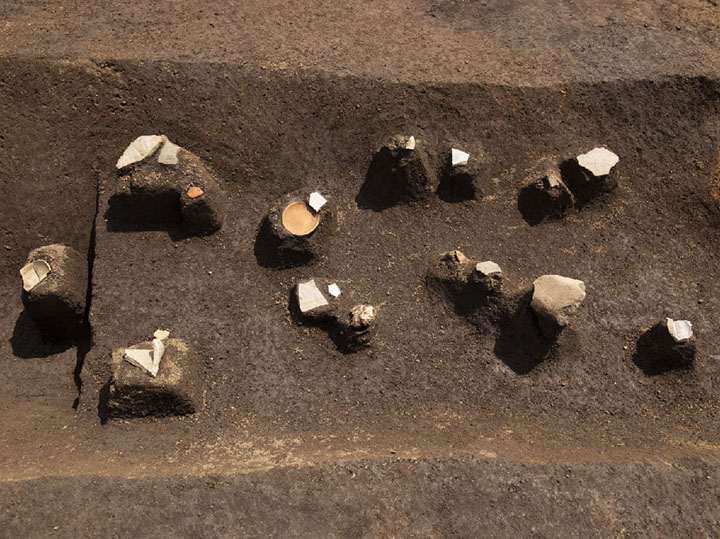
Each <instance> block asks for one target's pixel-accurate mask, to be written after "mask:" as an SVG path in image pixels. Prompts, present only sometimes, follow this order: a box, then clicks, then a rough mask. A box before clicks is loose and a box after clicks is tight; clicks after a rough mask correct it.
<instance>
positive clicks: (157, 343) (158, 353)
mask: <svg viewBox="0 0 720 539" xmlns="http://www.w3.org/2000/svg"><path fill="white" fill-rule="evenodd" d="M164 353H165V345H164V344H163V342H162V341H161V340H160V339H153V360H152V367H151V370H150V374H152V375H153V376H157V373H158V369H159V368H160V360H161V359H162V357H163V354H164Z"/></svg>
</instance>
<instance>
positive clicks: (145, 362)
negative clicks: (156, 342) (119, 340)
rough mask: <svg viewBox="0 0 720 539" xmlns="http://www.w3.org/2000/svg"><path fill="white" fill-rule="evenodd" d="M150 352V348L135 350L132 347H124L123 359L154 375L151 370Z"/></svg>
mask: <svg viewBox="0 0 720 539" xmlns="http://www.w3.org/2000/svg"><path fill="white" fill-rule="evenodd" d="M152 354H153V351H152V350H137V349H133V348H126V349H125V360H126V361H127V362H128V363H130V364H131V365H134V366H136V367H139V368H141V369H145V370H146V371H147V372H149V373H150V374H152V375H153V376H155V375H156V374H157V373H155V374H153V372H152V364H153V358H152Z"/></svg>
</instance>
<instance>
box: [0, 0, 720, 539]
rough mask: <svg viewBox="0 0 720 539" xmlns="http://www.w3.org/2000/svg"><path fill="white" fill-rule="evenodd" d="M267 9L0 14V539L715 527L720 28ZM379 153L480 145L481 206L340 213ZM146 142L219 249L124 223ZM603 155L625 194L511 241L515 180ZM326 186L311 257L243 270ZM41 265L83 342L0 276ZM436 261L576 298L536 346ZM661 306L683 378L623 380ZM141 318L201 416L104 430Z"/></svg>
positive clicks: (444, 204) (631, 376)
mask: <svg viewBox="0 0 720 539" xmlns="http://www.w3.org/2000/svg"><path fill="white" fill-rule="evenodd" d="M267 4H268V3H266V2H213V1H208V2H203V3H201V4H198V3H194V2H184V1H183V2H174V3H167V4H162V5H156V4H149V5H145V4H140V3H136V2H127V3H111V2H95V3H88V5H82V6H76V5H75V4H74V3H71V2H60V3H55V2H29V1H28V2H19V3H14V4H11V5H2V6H0V28H2V29H3V31H2V32H0V112H1V113H2V114H0V163H2V167H0V182H2V185H3V197H1V198H0V238H1V239H2V242H0V250H2V252H3V253H4V254H5V256H3V257H2V258H1V259H0V298H1V299H2V301H1V302H0V305H1V307H0V368H2V372H3V375H2V377H0V389H1V390H0V412H2V417H3V419H2V421H0V491H1V492H2V495H1V496H0V499H2V503H1V506H2V511H0V530H2V531H0V535H5V536H28V537H44V536H63V537H78V536H127V535H138V536H152V537H167V536H193V537H218V536H243V535H251V536H268V535H270V536H279V537H287V536H293V535H300V536H323V537H324V536H336V537H346V536H350V537H355V536H368V537H374V536H386V537H393V536H394V537H406V536H411V535H412V534H414V535H416V536H423V537H425V536H437V537H477V536H512V537H517V536H563V537H566V536H588V535H590V536H598V537H601V536H602V537H606V536H615V535H617V536H624V535H630V536H666V535H685V536H714V535H716V534H718V533H720V517H719V516H718V515H720V476H719V475H718V464H719V463H720V460H719V458H718V457H719V453H718V451H719V449H718V448H719V447H720V423H718V413H719V412H720V389H719V388H720V334H718V333H717V331H716V328H717V327H720V298H718V297H717V294H716V282H717V279H718V277H719V274H720V258H719V257H720V229H719V228H718V225H720V213H719V211H720V210H719V209H718V208H719V206H718V203H719V201H720V195H718V194H717V193H718V191H716V190H713V189H714V187H715V186H716V184H717V182H720V75H719V74H720V53H719V52H720V47H719V45H720V44H719V43H718V40H719V39H720V38H719V37H718V36H720V28H719V27H720V24H719V22H720V7H718V6H717V5H715V3H714V2H708V1H700V0H697V1H689V0H688V1H681V2H673V3H669V2H615V3H612V4H610V5H609V7H608V5H605V4H598V3H592V2H582V3H579V4H578V3H576V4H574V5H572V6H571V5H570V4H566V3H562V2H557V1H550V0H548V1H545V2H527V1H519V0H518V1H514V2H503V3H497V2H479V1H478V2H474V1H465V2H463V1H454V2H450V1H447V2H442V1H440V2H430V1H421V2H415V3H399V2H390V1H384V2H377V3H375V2H373V3H372V5H370V6H365V5H362V6H361V5H360V4H354V3H350V2H332V3H330V2H327V3H325V2H288V3H285V4H282V7H280V4H278V6H277V7H275V6H269V5H267ZM170 6H171V7H170ZM396 133H402V134H408V135H410V134H412V135H414V136H415V137H416V138H418V139H419V140H421V141H422V143H423V145H424V148H425V150H426V151H427V153H428V155H429V157H430V160H431V161H432V166H434V167H436V168H438V169H440V168H441V167H442V165H443V162H444V159H445V157H446V154H447V152H448V151H449V149H450V148H451V147H453V146H454V147H458V148H462V149H463V150H465V151H468V152H470V153H471V155H477V156H480V155H482V156H483V162H484V163H486V165H485V166H484V169H483V171H482V177H481V184H482V189H481V191H482V195H483V196H482V197H481V198H479V199H478V200H471V201H462V202H448V201H445V200H443V199H441V198H440V197H438V196H432V197H430V198H428V199H427V200H425V201H422V202H415V203H413V204H400V205H394V206H389V207H382V208H380V207H377V208H373V207H368V206H367V205H366V204H362V200H359V199H358V194H359V193H361V191H362V188H363V184H364V182H365V177H366V173H367V171H368V166H369V165H370V162H371V160H372V156H373V153H374V152H375V151H376V150H377V149H378V148H379V147H380V146H381V145H382V144H383V143H385V142H386V141H387V139H388V137H390V136H391V135H393V134H396ZM144 134H165V135H167V136H168V137H169V138H170V140H172V141H173V142H175V143H177V144H179V145H181V146H182V147H184V148H186V149H188V150H190V151H192V152H193V153H194V154H196V155H197V156H199V157H200V158H202V159H203V160H204V161H205V162H206V163H207V164H208V165H209V166H210V167H211V168H212V169H213V171H214V172H215V174H216V175H217V177H218V178H219V179H220V181H221V184H222V188H223V189H224V191H225V192H226V193H227V197H228V200H227V217H226V219H225V223H224V227H223V229H222V230H221V231H220V232H218V233H216V234H214V235H210V236H206V237H185V235H183V234H181V233H179V231H178V230H176V229H175V227H173V226H154V227H152V226H146V227H134V228H132V227H130V228H118V227H115V226H113V221H112V217H113V216H112V214H111V213H110V212H109V211H108V210H109V199H110V197H111V196H112V195H113V194H115V192H116V189H117V187H118V185H119V180H118V177H117V175H116V174H115V172H114V165H115V162H116V160H117V158H118V157H119V156H120V154H121V153H122V152H123V150H124V149H125V147H126V146H127V145H128V144H129V142H131V141H132V140H133V139H134V138H135V137H137V136H139V135H144ZM596 145H604V146H606V147H608V148H610V149H612V150H613V151H614V152H615V153H617V154H618V156H619V157H620V162H619V164H618V166H617V174H618V180H619V187H618V188H617V189H616V190H615V191H613V192H612V193H610V194H608V195H606V196H603V197H600V198H599V199H596V200H594V201H593V202H591V203H590V204H587V205H585V206H583V207H582V209H581V210H578V209H571V210H569V212H568V214H567V216H566V217H565V218H564V219H562V220H551V221H543V222H542V223H540V224H537V225H535V226H531V225H530V224H528V223H527V222H526V221H525V220H523V216H522V214H521V212H520V210H519V209H518V193H519V191H520V189H521V187H522V186H523V185H525V184H526V183H527V181H528V180H532V179H536V178H533V177H529V176H528V174H527V172H526V171H527V170H529V169H532V168H533V167H535V165H536V164H537V163H538V161H539V160H541V159H551V160H553V161H554V162H556V163H559V162H561V161H563V160H565V159H567V158H569V157H572V156H574V155H577V154H578V153H581V152H585V151H587V150H589V149H591V148H593V147H594V146H596ZM318 187H320V188H321V191H322V192H323V194H325V195H326V196H327V198H328V199H329V204H330V205H331V206H332V211H333V231H332V233H330V234H329V235H328V236H327V238H326V241H325V244H324V247H323V252H324V253H325V255H324V256H323V257H321V258H320V259H319V260H317V261H315V262H314V263H313V264H311V265H307V266H301V267H295V268H290V269H278V268H272V267H267V264H262V263H261V262H262V260H258V258H257V257H256V252H257V249H256V245H255V241H256V238H257V233H258V229H259V227H260V225H261V222H262V220H263V218H264V216H265V214H266V213H267V211H268V208H269V207H270V205H271V204H273V203H275V202H276V201H277V200H279V199H280V198H281V197H282V196H283V195H285V194H286V193H290V192H295V191H298V190H302V189H313V190H314V189H316V188H318ZM141 228H144V229H141ZM50 243H65V244H68V245H71V246H72V247H74V248H75V249H77V250H79V251H81V252H83V253H87V254H88V259H89V263H90V267H91V274H92V281H91V289H90V291H91V307H90V312H89V322H90V325H91V327H92V332H93V337H92V340H91V341H88V342H81V343H79V344H77V345H75V346H69V345H63V344H59V343H55V342H52V341H50V340H48V339H47V338H46V337H44V336H43V334H42V333H41V332H40V330H39V329H38V328H37V327H36V326H35V324H34V323H33V322H32V321H31V320H30V319H29V317H28V316H27V315H26V314H24V313H23V310H22V302H21V296H20V291H21V282H20V277H19V274H18V270H19V268H20V267H21V266H22V265H23V263H24V261H25V258H26V256H27V253H28V252H29V251H30V250H31V249H33V248H35V247H38V246H40V245H45V244H50ZM453 249H459V250H461V251H462V252H463V253H465V254H466V255H467V256H469V257H471V258H473V259H476V260H493V261H495V262H497V263H499V264H500V266H501V267H502V268H503V270H504V273H505V278H506V283H505V286H506V289H507V291H508V294H511V295H513V296H514V297H517V298H522V297H526V294H527V292H528V291H529V290H530V289H531V287H532V282H533V280H534V279H536V278H537V277H539V276H540V275H542V274H547V273H551V274H555V273H557V274H561V275H565V276H568V277H572V278H577V279H582V280H583V281H584V282H585V284H586V287H587V298H586V299H585V302H584V303H583V305H582V306H581V308H580V310H579V312H578V314H577V316H576V317H575V318H574V319H573V321H572V323H571V325H570V327H569V328H567V329H566V330H565V331H563V333H562V334H561V336H560V338H559V339H558V341H557V343H556V344H555V345H554V346H551V347H549V349H548V350H547V353H546V354H545V355H543V356H540V355H539V354H538V351H537V346H536V343H535V342H534V341H532V340H531V339H528V338H527V336H526V335H525V334H524V333H522V332H518V331H515V330H513V328H512V327H511V328H508V327H500V326H496V325H494V324H492V323H489V322H488V323H482V322H478V319H474V321H473V319H470V318H468V317H467V316H464V315H463V313H462V312H461V309H458V308H457V306H456V305H453V304H452V303H450V302H448V301H447V300H446V299H445V298H443V297H442V296H440V295H438V294H437V293H435V292H434V291H432V290H429V289H428V288H427V286H426V280H425V276H426V272H427V271H428V269H429V268H430V267H431V266H432V265H433V264H435V263H436V262H437V260H438V258H439V256H440V254H441V253H442V252H444V251H448V250H453ZM308 277H317V278H328V279H332V280H334V281H336V282H337V283H339V284H340V287H341V288H342V290H343V294H347V296H349V297H350V298H351V299H352V300H353V301H354V302H355V303H370V304H372V305H374V306H375V307H376V308H377V309H378V330H377V335H376V336H375V339H374V341H373V345H372V346H371V347H370V348H368V349H366V350H362V351H359V352H353V353H343V352H342V351H340V350H339V349H338V347H337V346H336V344H335V343H334V342H333V340H332V339H331V338H330V337H329V336H328V334H327V333H326V332H325V331H323V330H322V329H321V328H315V327H301V326H298V325H297V324H296V323H295V321H294V320H293V318H292V317H291V315H290V312H289V297H290V290H291V288H292V287H293V285H294V284H295V282H296V281H297V280H299V279H304V278H308ZM665 316H670V317H672V318H675V319H689V320H691V321H692V322H693V327H694V329H695V332H696V337H697V357H696V359H695V363H694V366H693V367H692V368H690V369H683V370H669V371H662V372H656V371H653V370H652V369H649V368H647V366H646V365H645V364H644V363H643V362H642V361H638V359H637V355H636V343H637V341H638V339H639V338H640V336H641V335H642V334H643V332H644V331H646V330H647V329H648V328H649V327H651V326H652V325H653V324H655V323H656V322H657V321H659V320H661V319H663V317H665ZM524 317H526V312H525V311H522V310H519V311H518V312H517V313H516V316H515V321H516V322H517V323H518V324H522V323H523V320H524ZM158 328H166V329H169V330H171V332H172V334H171V337H173V338H178V339H183V340H185V341H187V342H188V343H189V344H191V345H192V346H193V347H194V348H195V349H197V350H198V352H199V353H200V355H201V356H202V357H203V358H205V362H204V365H203V385H204V395H203V408H202V410H200V411H198V412H197V413H195V414H193V415H191V416H187V417H185V418H175V419H172V418H171V419H168V418H165V419H156V420H153V419H129V420H109V421H107V420H106V418H105V417H104V415H103V413H102V410H101V409H99V400H100V392H101V388H102V387H103V386H104V385H105V383H106V382H107V381H108V378H109V368H110V356H111V352H112V350H114V349H117V348H123V347H126V346H129V345H132V344H136V343H138V342H142V341H146V340H147V339H148V338H149V337H150V336H151V335H152V333H153V332H154V331H155V330H156V329H158Z"/></svg>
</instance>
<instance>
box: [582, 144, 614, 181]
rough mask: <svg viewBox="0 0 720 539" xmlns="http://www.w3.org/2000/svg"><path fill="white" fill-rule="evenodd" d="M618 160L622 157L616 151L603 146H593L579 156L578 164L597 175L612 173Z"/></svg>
mask: <svg viewBox="0 0 720 539" xmlns="http://www.w3.org/2000/svg"><path fill="white" fill-rule="evenodd" d="M618 161H620V158H619V157H618V156H617V155H616V154H615V153H613V152H611V151H610V150H608V149H607V148H603V147H599V148H593V149H592V150H590V151H589V152H587V153H583V154H580V155H578V156H577V162H578V165H580V166H581V167H583V168H584V169H585V170H587V171H588V172H590V173H591V174H592V175H593V176H596V177H598V176H607V175H608V174H610V171H611V170H612V168H613V167H614V166H615V165H617V164H618Z"/></svg>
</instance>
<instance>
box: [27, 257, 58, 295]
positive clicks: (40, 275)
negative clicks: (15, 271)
mask: <svg viewBox="0 0 720 539" xmlns="http://www.w3.org/2000/svg"><path fill="white" fill-rule="evenodd" d="M51 271H52V269H51V268H50V265H49V264H48V263H47V262H45V261H44V260H35V261H34V262H30V263H29V264H25V265H24V266H23V267H22V268H21V269H20V275H21V276H22V280H23V288H24V289H25V292H30V291H31V290H32V289H33V288H35V287H36V286H37V285H38V284H40V281H42V280H43V279H44V278H45V277H47V276H48V274H49V273H50V272H51Z"/></svg>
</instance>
